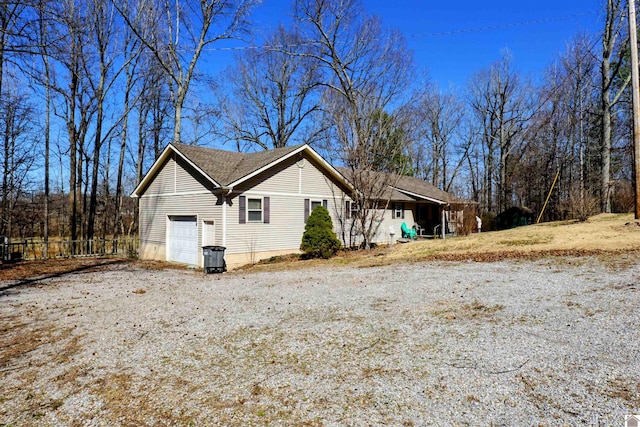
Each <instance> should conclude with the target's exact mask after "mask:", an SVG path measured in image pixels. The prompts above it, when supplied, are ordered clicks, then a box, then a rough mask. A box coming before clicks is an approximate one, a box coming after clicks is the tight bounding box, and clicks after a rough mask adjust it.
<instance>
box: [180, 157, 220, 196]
mask: <svg viewBox="0 0 640 427" xmlns="http://www.w3.org/2000/svg"><path fill="white" fill-rule="evenodd" d="M177 160H178V161H177V167H176V193H189V192H194V191H202V190H212V189H213V184H211V182H210V181H209V180H207V179H206V178H204V177H203V176H202V174H200V173H199V172H197V171H196V170H195V169H194V168H193V167H192V166H191V165H189V164H188V163H187V162H185V161H184V160H183V159H182V158H180V157H178V159H177Z"/></svg>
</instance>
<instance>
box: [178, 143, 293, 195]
mask: <svg viewBox="0 0 640 427" xmlns="http://www.w3.org/2000/svg"><path fill="white" fill-rule="evenodd" d="M173 146H174V147H175V149H176V150H178V151H179V152H180V153H182V154H183V155H184V156H185V157H186V158H187V159H189V160H190V161H191V162H193V163H194V164H195V165H196V166H198V167H199V168H200V169H201V170H202V171H203V172H204V173H206V174H207V175H209V177H210V178H211V179H213V180H214V181H215V182H217V183H218V184H220V185H221V186H227V185H229V184H231V183H232V182H235V181H237V180H239V179H240V178H243V177H245V176H247V175H249V174H251V173H253V172H255V171H257V170H258V169H260V168H262V167H264V166H267V165H269V164H271V163H273V162H275V161H276V160H278V159H280V158H282V157H284V156H286V155H287V154H289V153H291V152H293V151H295V150H297V149H298V148H300V147H301V146H302V144H301V145H293V146H291V147H283V148H276V149H275V150H268V151H260V152H257V153H238V152H235V151H226V150H217V149H214V148H206V147H196V146H193V145H186V144H173Z"/></svg>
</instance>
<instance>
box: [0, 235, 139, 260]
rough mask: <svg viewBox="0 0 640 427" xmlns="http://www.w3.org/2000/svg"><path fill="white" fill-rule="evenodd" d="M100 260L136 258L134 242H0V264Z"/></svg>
mask: <svg viewBox="0 0 640 427" xmlns="http://www.w3.org/2000/svg"><path fill="white" fill-rule="evenodd" d="M102 256H118V257H128V258H136V257H137V256H138V238H137V237H121V238H117V239H91V240H50V241H49V242H48V243H45V242H43V241H40V240H35V239H31V240H23V241H20V242H8V241H6V240H0V259H2V261H19V260H38V259H50V258H76V257H102Z"/></svg>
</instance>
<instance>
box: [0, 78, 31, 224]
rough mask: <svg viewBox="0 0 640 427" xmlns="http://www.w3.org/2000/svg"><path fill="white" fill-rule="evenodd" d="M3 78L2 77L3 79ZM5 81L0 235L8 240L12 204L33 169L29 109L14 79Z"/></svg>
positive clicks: (0, 119) (0, 121) (0, 107)
mask: <svg viewBox="0 0 640 427" xmlns="http://www.w3.org/2000/svg"><path fill="white" fill-rule="evenodd" d="M5 77H6V76H5ZM8 80H9V82H8V84H7V79H6V78H5V87H4V93H3V95H2V98H1V99H0V145H1V150H0V158H1V159H2V162H1V164H0V167H1V168H2V194H1V196H2V200H1V204H0V209H1V211H0V235H6V236H11V235H12V232H13V230H12V225H13V219H14V217H15V215H16V213H17V212H15V204H16V202H17V200H18V199H19V198H20V196H21V195H22V194H23V192H24V191H25V190H26V189H27V188H26V187H27V184H28V178H29V173H30V172H31V168H32V166H33V165H34V161H35V158H36V156H35V154H34V152H33V150H34V144H33V142H32V141H33V139H34V127H33V124H32V123H31V116H32V115H33V107H32V106H31V105H30V103H29V101H28V98H27V96H26V95H25V94H23V93H21V92H20V91H19V90H18V82H17V81H16V78H15V77H14V76H10V78H9V79H8Z"/></svg>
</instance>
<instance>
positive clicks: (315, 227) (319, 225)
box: [300, 206, 342, 259]
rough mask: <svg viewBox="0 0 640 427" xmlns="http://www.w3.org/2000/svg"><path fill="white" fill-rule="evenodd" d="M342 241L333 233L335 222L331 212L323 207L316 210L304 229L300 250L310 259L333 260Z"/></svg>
mask: <svg viewBox="0 0 640 427" xmlns="http://www.w3.org/2000/svg"><path fill="white" fill-rule="evenodd" d="M340 246H342V245H341V243H340V240H338V238H337V237H336V233H334V232H333V221H331V217H330V216H329V211H328V210H327V209H326V208H325V207H323V206H318V207H317V208H315V209H314V210H313V211H312V212H311V215H309V218H308V219H307V224H306V225H305V227H304V234H303V235H302V243H301V244H300V250H301V251H303V252H304V253H305V254H306V256H307V257H309V258H325V259H327V258H331V257H332V256H333V255H335V254H336V252H338V249H340Z"/></svg>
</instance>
